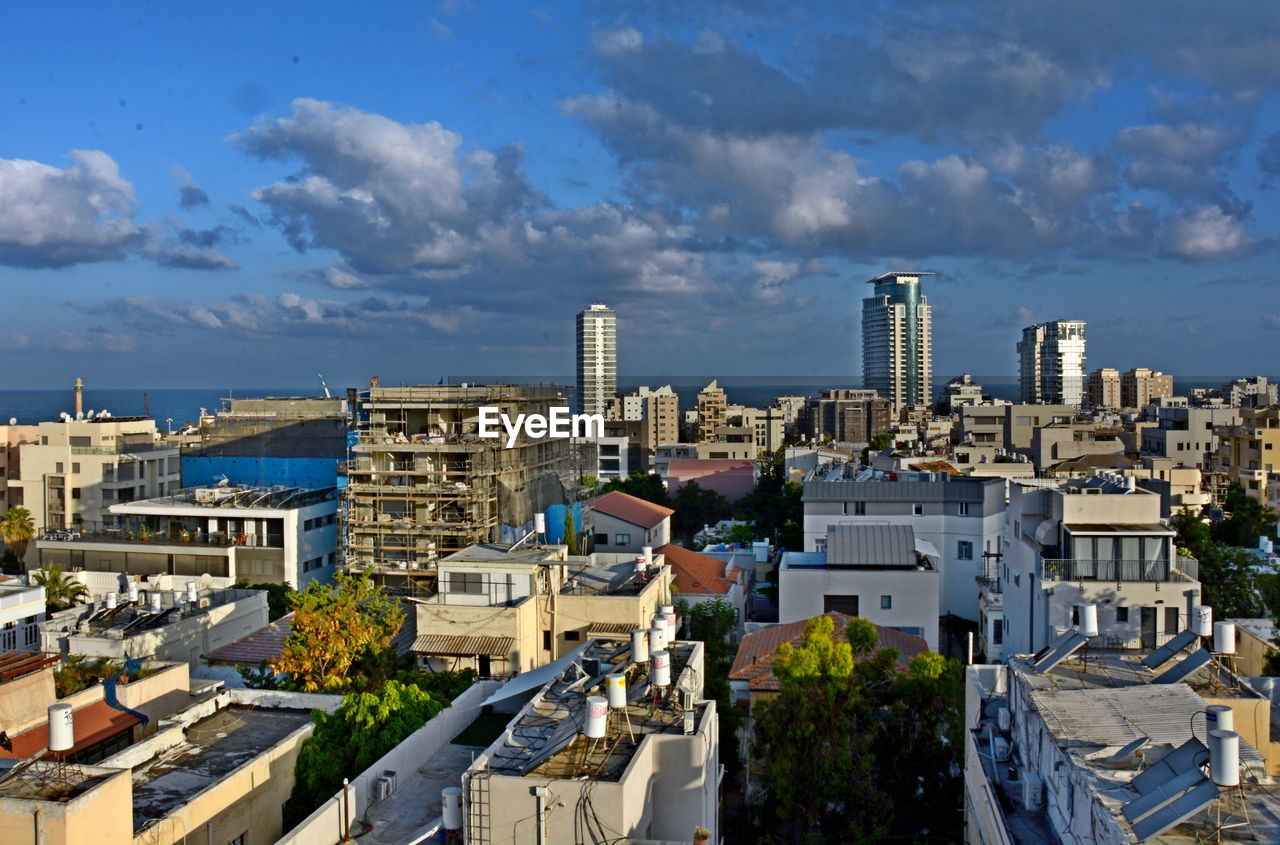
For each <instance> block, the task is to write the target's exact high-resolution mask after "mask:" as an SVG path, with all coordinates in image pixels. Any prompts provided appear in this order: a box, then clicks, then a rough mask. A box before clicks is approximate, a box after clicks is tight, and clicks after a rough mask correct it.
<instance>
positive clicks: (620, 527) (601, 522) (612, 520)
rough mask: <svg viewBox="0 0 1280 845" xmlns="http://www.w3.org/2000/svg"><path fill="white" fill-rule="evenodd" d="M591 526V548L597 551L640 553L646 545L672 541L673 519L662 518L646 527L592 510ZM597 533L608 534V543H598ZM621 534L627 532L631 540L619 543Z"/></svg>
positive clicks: (663, 543) (662, 544) (589, 528)
mask: <svg viewBox="0 0 1280 845" xmlns="http://www.w3.org/2000/svg"><path fill="white" fill-rule="evenodd" d="M590 522H591V524H590V526H588V530H589V531H590V533H591V534H592V535H593V536H592V547H591V550H592V551H595V552H601V553H608V554H622V553H627V552H630V553H632V554H639V553H640V550H641V549H643V548H644V547H645V546H652V547H653V548H655V549H656V548H657V547H658V546H665V545H666V544H667V543H670V542H671V519H670V518H669V517H668V518H667V519H664V520H662V521H661V522H659V523H658V524H657V525H655V526H654V527H653V528H649V529H645V528H641V527H640V526H639V525H632V524H631V523H630V522H625V521H623V520H621V519H618V518H617V517H614V516H610V515H609V514H607V513H602V512H600V511H591V516H590ZM595 534H607V535H608V539H609V541H608V542H607V543H596V542H595V537H594V535H595ZM619 534H625V535H627V536H628V537H630V542H627V543H617V542H615V541H616V540H617V539H618V535H619Z"/></svg>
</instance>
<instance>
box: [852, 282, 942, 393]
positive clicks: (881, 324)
mask: <svg viewBox="0 0 1280 845" xmlns="http://www.w3.org/2000/svg"><path fill="white" fill-rule="evenodd" d="M929 275H932V273H886V274H884V275H883V276H878V277H877V278H875V279H872V280H871V284H873V285H875V287H874V289H873V291H872V295H871V296H870V297H868V298H866V299H864V300H862V376H863V386H864V387H866V388H868V389H870V390H874V391H876V393H878V394H879V395H881V396H883V397H885V398H887V399H890V400H892V401H893V404H894V406H895V407H901V406H903V405H922V404H928V403H929V402H930V401H931V400H932V392H933V390H932V383H933V360H932V352H933V350H932V329H933V323H932V311H931V309H930V307H929V301H928V299H927V298H926V297H925V296H924V295H923V294H922V293H921V291H920V277H921V276H929Z"/></svg>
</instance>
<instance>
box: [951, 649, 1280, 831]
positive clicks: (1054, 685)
mask: <svg viewBox="0 0 1280 845" xmlns="http://www.w3.org/2000/svg"><path fill="white" fill-rule="evenodd" d="M1188 633H1189V636H1188V637H1187V641H1186V642H1184V643H1182V644H1181V645H1180V647H1178V648H1175V649H1171V650H1161V651H1156V652H1149V653H1146V654H1141V653H1140V654H1138V655H1122V654H1120V653H1116V652H1111V651H1106V650H1104V649H1099V648H1098V647H1096V645H1095V644H1094V640H1093V639H1090V638H1089V637H1087V636H1085V635H1083V634H1079V633H1078V632H1076V631H1072V632H1070V634H1069V637H1071V638H1070V639H1067V640H1066V641H1064V643H1063V644H1062V645H1061V646H1060V647H1059V648H1058V649H1055V650H1053V651H1051V652H1049V653H1047V654H1045V655H1036V656H1035V657H1028V656H1019V657H1014V658H1011V659H1010V660H1009V664H1008V665H1007V666H995V665H986V666H983V665H979V666H970V667H968V668H967V669H966V696H965V701H966V705H965V728H966V730H965V740H964V742H965V822H966V824H965V828H966V836H965V842H966V843H969V844H970V845H979V843H993V842H1000V843H1008V845H1040V843H1043V842H1091V843H1100V844H1101V845H1122V844H1126V843H1147V845H1182V843H1189V842H1229V841H1249V842H1276V841H1280V798H1277V790H1276V786H1275V783H1276V778H1275V776H1276V773H1277V771H1280V769H1278V767H1277V762H1278V761H1280V754H1278V753H1277V745H1276V743H1274V742H1272V740H1271V731H1272V704H1271V702H1270V701H1269V700H1268V698H1267V696H1266V695H1264V694H1260V693H1259V692H1257V691H1255V690H1254V689H1253V688H1251V687H1250V686H1249V684H1248V683H1247V680H1246V679H1242V678H1240V677H1238V676H1237V675H1235V674H1233V673H1232V672H1231V671H1229V669H1228V668H1227V663H1228V661H1227V660H1226V659H1224V658H1221V657H1215V656H1214V655H1213V654H1211V652H1210V650H1209V649H1207V648H1204V647H1202V646H1201V640H1200V638H1199V637H1197V636H1195V635H1194V634H1190V632H1188ZM1224 636H1225V635H1224ZM1094 639H1096V638H1094ZM1086 642H1087V643H1088V644H1087V645H1086ZM1086 649H1087V651H1086ZM1217 650H1218V647H1217V646H1216V645H1215V646H1213V651H1217ZM1144 651H1148V650H1145V649H1144ZM1086 657H1087V661H1086Z"/></svg>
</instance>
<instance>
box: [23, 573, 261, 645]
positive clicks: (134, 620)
mask: <svg viewBox="0 0 1280 845" xmlns="http://www.w3.org/2000/svg"><path fill="white" fill-rule="evenodd" d="M192 580H195V581H197V583H198V579H195V578H193V579H192ZM155 592H157V591H156V590H153V589H143V590H142V591H141V592H140V593H139V599H138V601H137V602H131V601H129V600H128V598H127V597H125V596H120V597H119V604H117V605H116V607H114V608H109V607H107V602H106V601H105V600H104V601H100V602H95V603H93V604H87V605H79V606H77V607H73V608H69V609H67V610H63V611H59V612H58V613H55V614H54V615H53V616H51V617H50V618H49V619H46V620H45V621H43V622H40V623H39V625H40V629H41V630H42V631H57V632H61V633H65V634H67V635H69V636H72V637H75V636H85V637H107V638H114V639H123V638H126V637H131V636H134V635H135V634H141V633H144V632H146V631H154V630H156V629H158V628H164V627H165V626H166V625H172V624H174V623H176V622H180V621H182V620H183V619H187V618H190V617H192V616H208V615H209V614H210V612H212V611H216V610H217V609H218V608H219V607H223V606H224V605H228V604H231V603H233V602H237V601H241V600H243V599H248V598H251V597H252V596H253V595H254V594H255V593H257V592H259V591H258V590H249V589H238V588H235V587H230V588H227V589H224V590H198V591H197V592H196V604H194V605H193V604H192V603H190V602H188V601H186V596H187V594H186V592H185V591H178V592H179V595H180V596H181V598H182V600H183V605H182V607H180V608H179V607H174V606H173V594H174V592H175V591H173V590H161V591H159V592H160V595H161V597H162V601H161V607H160V610H159V611H153V610H152V609H151V608H152V605H151V603H150V597H149V596H147V597H145V598H144V596H143V594H147V593H149V594H154V593H155ZM201 601H208V605H207V606H206V607H200V605H199V603H200V602H201Z"/></svg>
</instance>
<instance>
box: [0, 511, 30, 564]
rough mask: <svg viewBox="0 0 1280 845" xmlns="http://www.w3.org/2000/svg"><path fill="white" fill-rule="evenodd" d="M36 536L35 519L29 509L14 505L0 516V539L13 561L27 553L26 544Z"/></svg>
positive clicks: (19, 559) (18, 560) (18, 559)
mask: <svg viewBox="0 0 1280 845" xmlns="http://www.w3.org/2000/svg"><path fill="white" fill-rule="evenodd" d="M35 536H36V521H35V519H33V518H32V516H31V511H29V510H27V509H26V508H24V507H19V506H17V505H14V506H13V507H11V508H9V509H8V510H7V511H5V512H4V516H0V539H3V540H4V544H5V546H7V547H8V551H9V552H11V553H12V554H13V558H14V561H15V562H18V563H20V562H21V561H22V558H23V555H25V554H26V553H27V544H28V543H30V542H31V540H32V539H34V538H35Z"/></svg>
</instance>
